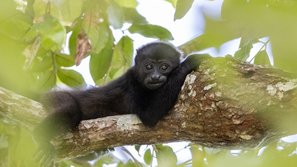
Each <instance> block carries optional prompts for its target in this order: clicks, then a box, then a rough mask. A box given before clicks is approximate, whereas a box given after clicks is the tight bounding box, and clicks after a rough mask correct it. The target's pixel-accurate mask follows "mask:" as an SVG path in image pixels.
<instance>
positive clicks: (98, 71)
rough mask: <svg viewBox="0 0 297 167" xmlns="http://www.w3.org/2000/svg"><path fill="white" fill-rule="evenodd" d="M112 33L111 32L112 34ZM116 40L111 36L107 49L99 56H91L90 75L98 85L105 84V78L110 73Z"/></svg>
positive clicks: (94, 54) (95, 54)
mask: <svg viewBox="0 0 297 167" xmlns="http://www.w3.org/2000/svg"><path fill="white" fill-rule="evenodd" d="M110 33H111V32H110ZM113 42H114V38H113V36H112V35H110V37H109V40H108V42H107V43H106V45H105V47H104V48H103V49H102V51H101V52H100V53H99V54H97V53H93V54H91V59H90V73H91V76H92V78H93V80H94V82H95V83H96V84H100V83H103V82H104V80H102V79H104V77H106V74H107V72H108V69H109V67H110V63H111V60H112V53H113V46H114V43H113Z"/></svg>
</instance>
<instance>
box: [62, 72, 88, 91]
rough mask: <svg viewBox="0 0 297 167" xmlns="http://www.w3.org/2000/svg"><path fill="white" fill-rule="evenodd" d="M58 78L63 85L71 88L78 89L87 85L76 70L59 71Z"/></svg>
mask: <svg viewBox="0 0 297 167" xmlns="http://www.w3.org/2000/svg"><path fill="white" fill-rule="evenodd" d="M58 77H59V79H60V80H61V81H62V82H63V83H65V84H66V85H68V86H70V87H76V86H81V85H83V84H85V81H84V78H83V77H82V76H81V74H80V73H78V72H76V71H74V70H66V69H59V70H58Z"/></svg>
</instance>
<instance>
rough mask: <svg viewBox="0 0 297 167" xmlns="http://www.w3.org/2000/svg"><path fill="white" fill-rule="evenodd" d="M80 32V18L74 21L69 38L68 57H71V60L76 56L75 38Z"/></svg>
mask: <svg viewBox="0 0 297 167" xmlns="http://www.w3.org/2000/svg"><path fill="white" fill-rule="evenodd" d="M81 30H82V20H81V18H78V19H77V20H76V21H75V24H74V26H73V28H72V33H71V36H70V38H69V51H70V55H71V56H72V57H73V59H74V58H75V56H76V44H77V38H78V34H79V33H80V32H81Z"/></svg>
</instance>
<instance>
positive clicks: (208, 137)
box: [0, 57, 297, 158]
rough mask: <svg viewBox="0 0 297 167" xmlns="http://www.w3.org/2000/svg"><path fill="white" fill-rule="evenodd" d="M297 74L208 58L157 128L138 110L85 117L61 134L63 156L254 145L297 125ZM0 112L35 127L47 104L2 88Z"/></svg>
mask: <svg viewBox="0 0 297 167" xmlns="http://www.w3.org/2000/svg"><path fill="white" fill-rule="evenodd" d="M296 89H297V79H296V76H293V75H291V74H289V73H286V72H283V71H281V70H277V69H274V68H272V67H269V68H267V67H261V66H257V65H252V64H248V63H242V62H239V61H236V60H234V59H233V58H230V57H227V58H213V59H210V60H206V61H205V62H203V63H202V64H201V66H200V68H199V69H198V70H197V71H196V72H193V73H191V74H189V75H188V76H187V78H186V81H185V83H184V86H183V87H182V91H181V93H180V95H179V98H178V101H177V103H176V105H175V106H174V108H173V109H172V110H171V111H170V114H169V115H168V116H166V117H165V118H164V119H163V120H162V121H160V122H159V123H158V124H157V126H155V127H154V128H148V127H144V126H143V124H142V123H141V122H140V121H139V119H138V118H137V117H136V116H135V115H119V116H111V117H105V118H99V119H94V120H87V121H82V122H81V123H80V125H79V127H78V129H77V130H76V131H74V132H69V133H67V134H63V135H61V136H59V137H57V138H56V139H55V140H54V141H53V144H54V146H55V148H56V150H57V153H58V156H59V157H60V158H64V157H67V158H71V157H76V156H79V155H83V154H85V153H87V152H90V151H92V150H101V149H105V148H112V147H116V146H122V145H133V144H153V143H164V142H173V141H191V142H195V143H199V144H201V145H205V146H209V147H255V146H257V145H261V144H263V143H266V142H267V141H269V140H271V139H273V138H275V137H279V136H284V135H288V134H293V133H296V131H297V129H295V128H294V127H296V125H297V121H296V120H297V90H296ZM0 113H4V114H3V115H4V116H6V117H8V118H10V119H12V120H16V121H17V122H19V123H21V124H22V125H24V126H25V127H27V128H29V129H32V128H33V127H34V125H36V123H38V122H39V121H40V120H41V118H43V117H44V116H45V111H44V109H43V108H42V106H41V105H40V104H39V103H37V102H34V101H32V100H30V99H27V98H25V97H22V96H19V95H16V94H14V93H13V92H10V91H8V90H5V89H3V88H0Z"/></svg>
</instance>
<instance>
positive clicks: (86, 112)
mask: <svg viewBox="0 0 297 167" xmlns="http://www.w3.org/2000/svg"><path fill="white" fill-rule="evenodd" d="M180 57H181V53H180V52H179V51H178V50H177V49H176V48H175V47H173V46H172V45H170V44H167V43H163V42H155V43H150V44H147V45H145V46H143V47H141V48H140V49H138V50H137V55H136V58H135V66H133V67H131V68H130V69H129V70H128V71H127V72H126V73H125V74H124V75H123V76H121V77H120V78H118V79H116V80H114V81H113V82H111V83H109V84H107V85H105V86H102V87H96V88H90V89H87V90H74V91H57V92H51V93H49V94H48V95H47V96H46V101H47V105H46V106H49V107H48V110H51V111H52V113H51V114H50V115H49V116H48V117H47V118H46V119H45V120H43V121H42V123H41V124H40V125H39V126H38V127H37V128H36V131H37V132H45V134H44V133H43V135H42V136H39V137H42V138H44V139H51V138H53V137H54V136H56V135H57V134H58V133H61V131H64V130H69V129H74V128H75V127H76V126H77V125H78V124H79V123H80V121H81V120H87V119H94V118H99V117H105V116H111V115H119V114H130V113H133V114H136V115H137V116H138V117H139V118H140V120H141V121H142V122H143V124H144V125H146V126H149V127H152V126H155V125H156V124H157V123H158V121H159V120H161V119H162V118H163V117H164V116H165V115H166V114H167V113H168V112H169V110H170V109H171V108H172V107H173V106H174V104H175V102H176V100H177V97H178V94H179V92H180V89H181V87H182V85H183V82H184V80H185V77H186V75H187V74H188V73H190V72H191V71H192V70H194V69H195V68H197V67H198V66H199V64H200V59H201V58H204V57H207V56H206V55H192V56H189V57H188V58H187V59H186V60H185V61H184V62H182V63H180Z"/></svg>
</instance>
